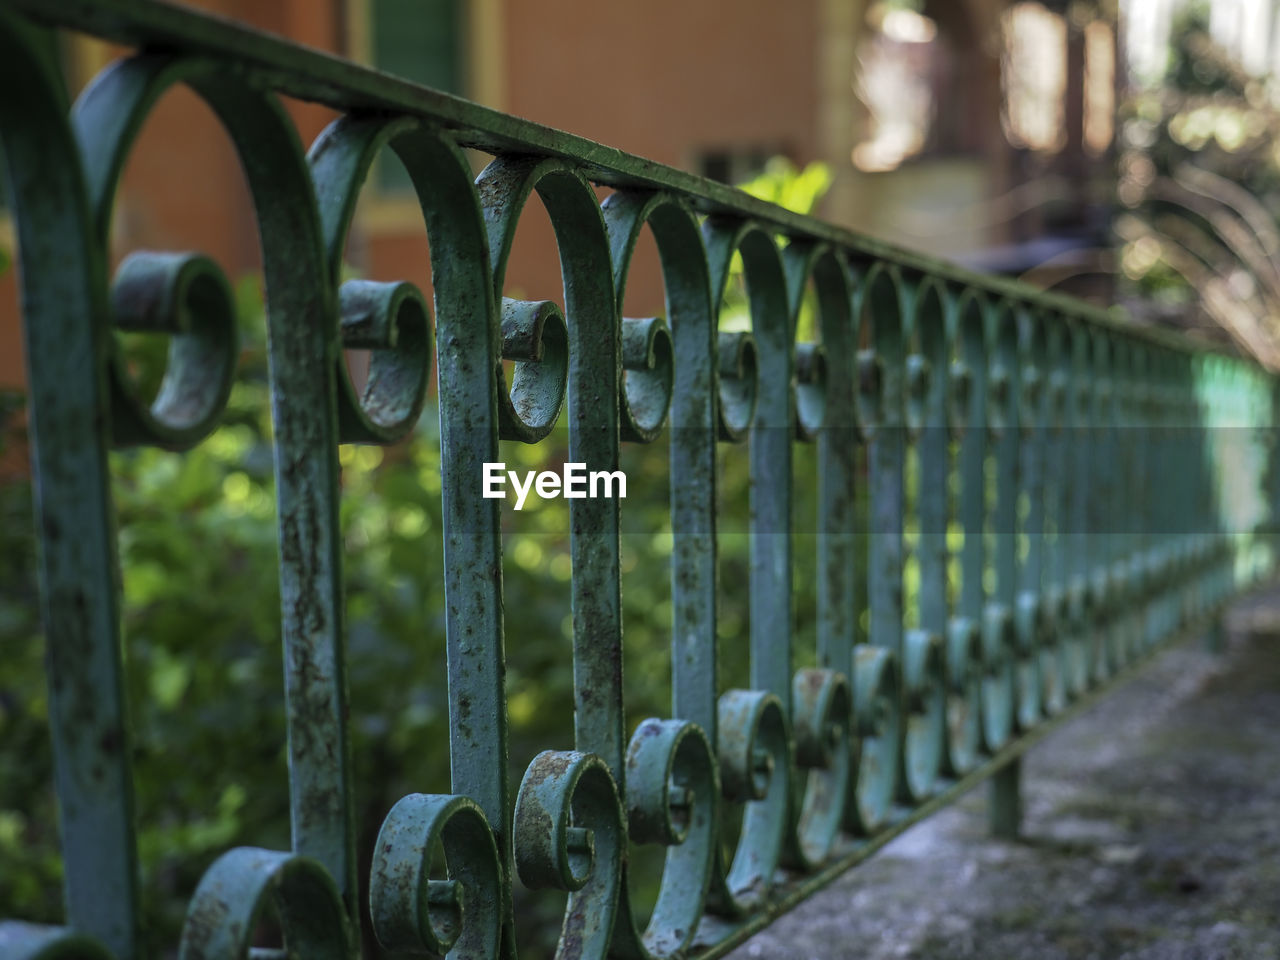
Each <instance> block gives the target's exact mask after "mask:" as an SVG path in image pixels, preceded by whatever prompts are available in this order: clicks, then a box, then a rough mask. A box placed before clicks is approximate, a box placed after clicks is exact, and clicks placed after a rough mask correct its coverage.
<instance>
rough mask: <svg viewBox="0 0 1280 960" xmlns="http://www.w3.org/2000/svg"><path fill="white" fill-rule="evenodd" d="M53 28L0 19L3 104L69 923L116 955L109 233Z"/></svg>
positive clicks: (127, 943) (126, 821)
mask: <svg viewBox="0 0 1280 960" xmlns="http://www.w3.org/2000/svg"><path fill="white" fill-rule="evenodd" d="M54 40H55V36H54V34H52V33H51V32H45V31H37V30H36V29H34V28H32V27H30V26H28V25H26V24H24V23H20V22H19V21H17V20H16V19H15V18H12V17H11V16H10V15H9V13H8V12H7V11H6V12H3V13H0V75H3V76H4V78H5V81H6V83H7V85H8V87H9V89H11V90H17V89H21V90H22V91H23V94H22V96H21V97H17V98H8V101H7V102H6V104H4V105H3V106H0V133H2V134H3V137H4V141H3V149H4V153H5V163H4V164H0V169H3V170H4V171H5V172H6V173H7V175H8V185H9V196H10V197H11V198H12V199H13V203H14V213H15V223H16V227H17V231H18V243H19V247H20V248H21V250H22V261H23V262H22V276H21V279H22V298H23V310H22V314H23V334H24V344H25V349H26V362H27V374H28V382H29V383H30V393H29V397H28V400H29V411H30V425H29V431H30V438H31V459H32V467H33V471H34V476H35V483H34V485H33V492H34V497H35V515H36V527H37V532H38V535H39V538H40V550H39V553H38V562H39V564H40V586H41V594H40V603H41V621H42V624H43V626H44V632H45V644H46V651H47V652H46V670H47V675H48V681H49V726H50V737H51V740H52V745H53V767H54V785H55V787H56V789H57V795H58V818H59V826H60V832H61V840H62V857H63V877H64V879H63V891H64V896H65V902H66V910H67V924H68V926H70V927H73V928H74V929H76V930H77V931H78V932H80V933H83V934H86V935H88V936H90V937H93V938H96V939H97V940H98V941H100V942H101V943H102V944H104V945H105V946H106V947H107V949H109V950H110V951H111V952H112V953H113V954H114V955H115V956H116V957H119V958H122V960H124V958H129V960H132V958H135V957H137V956H139V948H138V922H139V904H138V879H137V872H138V871H137V852H136V848H135V844H134V832H133V831H134V809H133V774H132V770H131V751H132V745H131V741H130V736H129V726H128V718H127V715H126V704H125V693H124V677H123V674H124V669H123V663H122V658H121V638H120V613H119V595H118V590H117V586H116V585H117V584H118V583H119V570H118V565H117V564H118V561H117V555H116V540H115V516H114V507H113V505H112V503H111V496H110V491H111V483H110V476H109V473H108V466H107V446H108V444H109V442H110V436H109V435H108V432H107V425H108V424H109V422H110V402H109V399H108V384H107V378H106V372H107V363H106V361H107V351H108V339H109V337H110V335H111V334H110V324H111V316H110V309H109V307H108V304H107V297H106V290H107V264H106V251H105V240H106V237H105V235H103V234H100V233H99V231H98V230H97V229H96V228H95V224H94V223H93V222H92V219H91V212H90V198H89V197H88V195H87V194H88V190H87V188H86V184H85V182H84V181H83V180H82V174H81V168H80V162H79V151H78V149H77V145H76V141H75V139H74V137H73V134H72V131H71V127H70V125H69V124H68V123H67V119H66V116H67V103H66V97H65V93H64V91H63V84H62V79H61V74H60V68H59V65H58V63H57V62H56V58H55V57H53V56H52V52H53V50H54V42H53V41H54Z"/></svg>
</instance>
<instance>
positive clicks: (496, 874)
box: [369, 793, 508, 960]
mask: <svg viewBox="0 0 1280 960" xmlns="http://www.w3.org/2000/svg"><path fill="white" fill-rule="evenodd" d="M437 851H439V852H441V853H442V854H443V859H444V869H445V875H444V876H440V877H432V876H431V867H432V859H433V857H434V856H435V855H436V853H437ZM504 874H505V871H504V869H503V864H502V859H501V858H500V857H499V855H498V848H497V846H496V845H495V844H494V840H493V832H492V831H491V830H490V828H489V824H488V821H487V820H486V819H485V816H484V813H483V811H481V810H480V808H479V807H478V806H476V805H475V804H474V803H472V802H471V801H470V800H468V799H466V798H465V797H458V796H433V795H427V794H421V793H411V794H409V795H408V796H406V797H403V798H401V799H400V800H399V801H398V802H397V803H396V805H395V806H394V807H392V808H391V810H390V812H389V813H388V814H387V817H386V819H385V820H383V822H382V827H381V828H380V829H379V830H378V838H377V840H376V841H375V842H374V845H373V863H372V865H371V867H370V879H369V913H370V916H371V917H372V919H373V929H374V933H375V934H376V936H377V938H378V942H379V943H380V944H382V946H383V947H384V948H385V949H387V950H394V951H403V952H407V953H428V954H435V955H440V956H443V955H445V954H448V955H449V957H451V958H454V960H487V958H491V957H496V956H497V955H498V944H499V941H500V938H501V932H502V924H503V921H504V919H505V918H506V914H507V904H506V901H507V896H508V894H507V889H506V885H505V883H504V880H505V876H504Z"/></svg>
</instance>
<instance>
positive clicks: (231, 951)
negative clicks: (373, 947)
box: [178, 847, 355, 960]
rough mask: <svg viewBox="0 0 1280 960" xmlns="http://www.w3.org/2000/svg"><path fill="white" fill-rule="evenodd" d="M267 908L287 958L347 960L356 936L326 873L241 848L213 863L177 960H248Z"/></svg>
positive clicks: (301, 861) (292, 857)
mask: <svg viewBox="0 0 1280 960" xmlns="http://www.w3.org/2000/svg"><path fill="white" fill-rule="evenodd" d="M264 910H271V911H272V912H273V913H274V914H275V917H276V919H277V921H278V923H279V926H280V932H281V934H282V936H283V938H284V942H283V944H282V945H281V946H282V947H283V950H284V951H285V952H286V954H288V955H292V956H303V957H318V958H320V960H346V958H348V957H350V956H351V954H352V951H354V950H355V943H354V939H355V931H354V929H353V928H352V926H351V924H350V923H349V922H348V920H347V914H346V910H345V909H344V907H343V904H342V897H341V896H340V895H339V893H338V889H337V887H335V886H334V883H333V880H332V879H331V878H330V876H329V874H328V872H327V871H326V870H325V869H324V867H322V866H321V865H320V864H318V863H316V862H315V861H314V860H311V859H309V858H308V857H303V856H299V855H298V854H294V853H280V852H277V851H274V850H259V849H257V848H256V847H237V848H235V849H234V850H229V851H228V852H226V853H224V854H223V855H222V856H221V857H219V858H218V859H217V860H216V861H214V864H213V866H211V867H210V868H209V869H208V870H207V871H206V872H205V875H204V876H203V877H202V878H201V880H200V885H199V886H198V887H197V888H196V892H195V895H194V896H193V897H192V898H191V906H190V907H189V908H188V909H187V919H186V923H185V924H183V927H182V941H181V943H180V945H179V947H178V957H179V960H248V958H249V956H250V951H251V949H252V948H253V947H254V946H255V944H254V942H253V938H254V935H255V933H256V932H257V925H258V920H259V918H260V917H261V916H262V914H263V911H264Z"/></svg>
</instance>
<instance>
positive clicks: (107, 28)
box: [0, 0, 1239, 356]
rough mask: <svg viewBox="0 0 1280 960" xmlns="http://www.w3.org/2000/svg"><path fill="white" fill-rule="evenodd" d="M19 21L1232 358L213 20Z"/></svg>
mask: <svg viewBox="0 0 1280 960" xmlns="http://www.w3.org/2000/svg"><path fill="white" fill-rule="evenodd" d="M0 3H2V4H3V5H4V6H8V7H10V8H13V9H15V10H17V11H20V12H21V13H22V14H23V15H24V16H25V17H27V18H28V19H30V20H32V21H34V22H38V23H43V24H46V25H48V26H51V27H62V28H67V29H74V30H77V31H81V32H87V33H90V34H93V35H95V36H97V37H99V38H101V39H104V40H110V41H114V42H117V43H121V44H124V45H127V46H134V47H138V48H140V49H147V50H151V51H156V52H163V51H166V50H172V51H173V52H175V53H178V52H180V53H182V54H184V55H191V54H198V55H204V56H209V57H212V58H215V59H218V60H220V61H224V62H231V63H234V64H235V65H236V67H237V69H241V70H244V71H246V72H248V73H251V74H252V75H254V76H255V77H257V78H258V79H260V80H261V81H263V82H265V83H266V84H267V85H268V86H270V87H271V88H272V89H273V90H275V91H277V92H279V93H282V94H285V95H288V96H292V97H297V98H299V99H303V100H308V101H311V102H315V103H321V104H324V105H326V106H329V107H333V108H334V109H337V110H342V111H347V112H350V111H353V110H356V111H358V110H368V111H372V112H386V111H394V112H396V113H403V114H407V115H411V116H415V117H418V118H421V119H423V120H426V121H429V122H432V123H436V124H439V125H440V126H441V127H443V128H445V129H447V130H448V131H450V133H451V134H452V136H453V137H454V139H455V140H456V142H457V143H458V144H459V145H461V146H464V147H469V148H473V149H478V150H483V151H485V152H488V153H494V154H532V155H538V156H543V157H552V158H558V159H562V160H567V161H571V162H573V163H574V164H576V165H577V166H578V167H579V168H580V169H581V170H582V172H583V173H584V174H585V175H586V176H587V177H588V178H589V179H590V180H592V181H593V182H596V183H598V184H600V185H603V186H607V187H611V188H614V189H646V190H659V191H667V192H671V193H675V194H678V195H680V196H681V197H683V198H684V199H686V200H687V201H688V202H689V203H690V204H691V205H692V206H693V208H694V209H695V210H696V211H698V212H699V213H703V214H707V215H710V216H717V215H720V216H731V217H739V218H750V219H752V220H755V221H757V222H759V223H761V224H765V225H768V226H769V227H772V228H773V229H775V230H776V231H777V232H778V233H779V234H781V235H784V236H787V237H789V238H806V239H810V240H815V241H823V242H827V243H831V244H835V245H838V246H839V247H841V248H843V249H844V250H845V251H846V253H847V255H848V256H849V257H850V258H851V259H852V260H855V261H865V262H867V263H871V262H874V261H877V260H879V261H886V262H889V263H892V264H895V265H896V266H897V267H898V268H900V269H901V270H904V271H906V272H908V273H911V272H914V273H919V274H921V275H925V276H930V277H933V278H936V279H939V280H943V281H946V282H947V283H950V284H954V285H957V286H960V287H967V288H970V289H974V290H979V291H982V292H983V293H984V294H986V295H987V296H989V297H993V298H1003V299H1007V300H1010V301H1013V302H1016V303H1018V304H1020V305H1022V306H1024V307H1030V308H1034V309H1038V310H1042V311H1049V312H1056V313H1059V314H1062V315H1065V316H1068V317H1070V318H1073V319H1076V320H1081V321H1086V322H1088V323H1089V324H1091V325H1093V326H1095V327H1101V328H1105V329H1110V330H1113V331H1115V332H1118V333H1123V334H1125V335H1128V336H1136V337H1139V338H1142V339H1145V340H1147V341H1148V342H1150V343H1154V344H1159V345H1163V346H1166V347H1170V348H1173V349H1176V350H1179V351H1183V352H1197V353H1222V354H1227V355H1232V356H1238V355H1239V351H1238V350H1235V349H1233V348H1232V347H1231V346H1229V345H1224V344H1220V343H1213V342H1210V341H1206V340H1200V339H1197V338H1193V337H1189V336H1186V335H1184V334H1179V333H1174V332H1171V331H1167V330H1161V329H1158V328H1154V327H1148V326H1140V325H1137V324H1135V323H1134V322H1133V321H1132V318H1131V317H1130V316H1129V314H1128V313H1127V311H1125V310H1124V309H1123V308H1121V307H1111V308H1110V309H1102V308H1099V307H1096V306H1093V305H1091V304H1088V303H1085V302H1083V301H1081V300H1078V299H1076V298H1073V297H1068V296H1063V295H1061V294H1056V293H1051V292H1047V291H1043V290H1039V289H1036V288H1034V287H1031V286H1029V285H1027V284H1024V283H1020V282H1018V281H1015V280H1010V279H1006V278H1003V277H997V276H991V275H988V274H979V273H975V272H972V271H969V270H965V269H964V268H962V267H959V266H957V265H955V264H953V263H949V262H947V261H945V260H942V259H938V258H935V257H930V256H926V255H924V254H921V253H918V252H914V251H910V250H907V249H904V248H902V247H898V246H896V245H894V244H891V243H888V242H886V241H883V240H879V239H876V238H874V237H869V236H865V235H863V234H859V233H856V232H854V231H852V230H848V229H846V228H842V227H839V226H836V225H834V224H830V223H827V222H825V221H823V220H820V219H818V218H816V217H811V216H806V215H803V214H799V213H795V212H793V211H790V210H786V209H784V208H782V207H779V206H777V205H775V204H773V203H770V202H768V201H766V200H761V199H758V198H756V197H753V196H750V195H749V194H746V193H744V192H742V191H741V190H738V189H736V188H735V187H731V186H728V185H725V184H723V183H719V182H716V181H713V180H708V179H706V178H703V177H699V176H697V175H695V174H692V173H688V172H687V171H684V170H679V169H677V168H675V167H669V166H666V165H665V164H661V163H657V162H655V161H653V160H648V159H645V158H644V157H640V156H636V155H634V154H630V153H626V152H625V151H622V150H619V149H617V148H614V147H610V146H607V145H605V144H601V143H597V142H596V141H594V140H590V139H588V138H586V137H582V136H578V135H576V134H572V133H567V132H565V131H563V130H558V129H556V128H554V127H548V126H545V125H543V124H540V123H535V122H533V121H531V120H525V119H522V118H520V117H515V116H511V115H510V114H506V113H503V112H501V111H499V110H494V109H492V108H490V107H485V106H482V105H480V104H477V103H473V102H471V101H469V100H467V99H465V98H463V97H459V96H454V95H452V94H448V93H443V92H441V91H438V90H433V89H430V88H428V87H424V86H421V85H419V84H416V83H413V82H411V81H408V80H404V79H401V78H399V77H395V76H392V75H390V74H386V73H382V72H380V71H378V70H375V69H372V68H369V67H364V66H360V65H359V64H356V63H353V62H351V61H349V60H345V59H343V58H341V57H338V56H335V55H333V54H329V53H325V52H323V51H320V50H316V49H313V48H310V47H306V46H302V45H299V44H297V43H293V42H291V41H289V40H286V39H284V38H281V37H278V36H275V35H273V34H269V33H266V32H263V31H260V30H256V29H253V28H251V27H246V26H244V25H242V24H239V23H236V22H234V21H231V20H228V19H224V18H222V17H219V16H216V15H212V14H208V13H203V12H197V11H192V10H187V9H183V8H181V7H178V6H175V5H173V4H171V3H168V2H164V0H63V2H60V3H57V4H49V3H47V2H46V0H0Z"/></svg>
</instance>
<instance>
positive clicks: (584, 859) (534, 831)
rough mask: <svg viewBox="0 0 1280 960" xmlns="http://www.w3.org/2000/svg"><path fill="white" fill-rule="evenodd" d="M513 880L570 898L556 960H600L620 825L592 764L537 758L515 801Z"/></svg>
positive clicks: (597, 762)
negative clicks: (514, 865)
mask: <svg viewBox="0 0 1280 960" xmlns="http://www.w3.org/2000/svg"><path fill="white" fill-rule="evenodd" d="M513 831H514V834H515V862H516V872H517V873H518V874H519V876H520V879H521V880H522V881H523V882H524V884H525V886H527V887H529V888H530V889H533V890H540V889H552V890H564V891H566V892H568V893H569V902H568V904H567V906H566V907H565V912H564V926H563V927H562V929H561V933H560V944H559V946H558V947H557V949H556V957H557V960H561V958H563V960H578V958H590V960H596V958H601V960H602V958H604V957H605V956H606V955H607V954H608V951H609V941H610V937H611V936H612V934H613V926H614V922H615V919H616V916H617V911H618V891H619V887H620V886H621V878H622V863H623V855H624V851H625V848H626V824H625V822H624V818H623V811H622V804H621V802H620V801H619V798H618V791H617V787H616V786H615V784H614V782H613V777H612V776H610V774H609V768H608V767H607V766H606V765H605V763H604V761H602V760H601V759H600V758H599V757H597V756H595V755H593V754H585V753H579V752H578V751H572V750H570V751H560V752H557V751H551V750H547V751H543V752H542V753H540V754H538V755H537V756H536V757H534V758H533V761H532V762H531V763H530V764H529V768H528V770H526V771H525V775H524V780H523V781H521V783H520V792H519V793H518V794H517V796H516V807H515V821H514V824H513Z"/></svg>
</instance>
